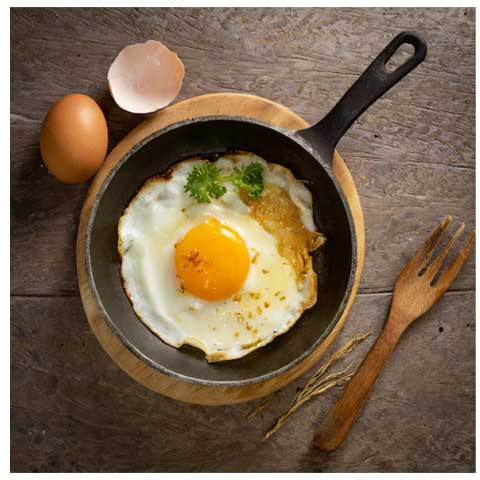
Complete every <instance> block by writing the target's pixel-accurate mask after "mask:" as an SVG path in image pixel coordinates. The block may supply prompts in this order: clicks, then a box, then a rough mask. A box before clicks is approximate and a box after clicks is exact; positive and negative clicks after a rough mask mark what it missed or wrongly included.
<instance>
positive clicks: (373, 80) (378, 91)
mask: <svg viewBox="0 0 480 480" xmlns="http://www.w3.org/2000/svg"><path fill="white" fill-rule="evenodd" d="M405 44H408V45H411V46H412V47H413V48H414V52H413V54H412V55H411V56H410V57H409V58H407V59H406V60H405V61H404V62H403V63H401V64H400V65H399V66H398V67H396V68H395V69H394V70H393V71H389V69H387V63H388V61H389V60H390V59H391V58H392V57H393V55H394V54H395V52H396V51H397V50H398V49H399V48H400V47H401V46H402V45H405ZM426 55H427V44H426V43H425V40H423V38H422V37H421V36H420V35H418V34H417V33H415V32H402V33H400V34H398V35H397V36H396V37H395V38H394V39H393V40H392V41H391V42H390V43H389V44H388V45H387V46H386V47H385V48H384V49H383V50H382V51H381V52H380V54H379V55H378V56H377V57H376V58H375V60H373V62H372V63H371V64H370V65H369V66H368V67H367V69H366V70H365V71H364V72H363V73H362V75H360V77H359V78H358V79H357V81H356V82H355V83H354V84H353V85H352V86H351V87H350V88H349V89H348V90H347V92H346V93H345V94H344V95H343V97H342V98H341V99H340V100H339V101H338V102H337V104H336V105H335V106H334V107H333V108H332V110H330V112H329V113H328V114H327V115H326V116H325V117H324V118H323V119H322V120H320V122H318V123H316V124H315V125H313V126H312V127H309V128H307V129H305V130H298V131H297V132H296V134H297V135H298V136H300V137H301V138H303V139H304V140H306V141H307V142H308V143H309V144H310V146H311V147H312V148H313V150H314V151H315V152H316V153H317V159H318V160H319V161H320V163H321V164H322V165H323V166H324V167H326V168H327V169H330V168H331V164H332V158H333V152H334V150H335V146H336V145H337V143H338V141H339V140H340V139H341V138H342V136H343V135H344V133H345V132H346V131H347V130H348V129H349V128H350V127H351V125H352V124H353V122H355V120H357V119H358V117H360V115H361V114H362V113H363V112H364V111H365V110H366V109H367V108H368V107H369V106H370V105H371V104H372V103H374V102H375V101H376V100H378V99H379V98H380V97H381V96H382V95H383V94H384V93H385V92H387V91H388V90H389V89H390V88H392V87H393V86H394V85H395V84H396V83H397V82H399V81H400V80H401V79H402V78H403V77H404V76H405V75H407V74H408V73H409V72H411V71H412V70H413V69H414V68H415V67H416V66H418V65H419V64H420V63H422V62H423V60H424V59H425V57H426Z"/></svg>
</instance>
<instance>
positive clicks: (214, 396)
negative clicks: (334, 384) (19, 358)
mask: <svg viewBox="0 0 480 480" xmlns="http://www.w3.org/2000/svg"><path fill="white" fill-rule="evenodd" d="M208 115H237V116H240V117H251V118H256V119H257V120H262V121H264V122H267V123H271V124H275V125H277V126H281V127H284V128H290V129H293V130H295V129H302V128H307V127H308V123H307V122H305V120H303V119H302V118H300V117H299V116H298V115H296V114H294V113H293V112H292V111H291V110H288V109H287V108H286V107H284V106H282V105H279V104H277V103H275V102H272V101H271V100H266V99H263V98H260V97H257V96H253V95H246V94H238V93H217V94H209V95H201V96H199V97H193V98H191V99H188V100H184V101H183V102H179V103H177V104H175V105H172V106H170V107H168V108H166V109H164V110H163V111H161V112H159V113H157V114H155V115H152V116H151V117H150V118H149V119H148V120H146V121H145V122H142V123H141V124H140V125H139V126H138V127H136V128H135V129H134V130H133V131H132V132H131V133H129V134H128V135H127V136H126V137H125V138H124V139H123V140H122V141H121V142H119V143H118V145H116V146H115V148H114V149H113V150H112V152H111V153H110V155H109V156H108V157H107V158H106V159H105V162H104V163H103V165H102V167H101V168H100V170H99V171H98V173H97V175H96V176H95V178H94V180H93V181H92V184H91V186H90V189H89V190H88V193H87V197H86V199H85V202H84V205H83V208H82V212H81V214H80V220H79V227H78V235H77V251H76V254H77V275H78V283H79V290H80V296H81V298H82V302H83V306H84V309H85V313H86V315H87V318H88V321H89V323H90V326H91V327H92V330H93V331H94V333H95V335H96V337H97V338H98V340H99V342H100V343H101V345H102V346H103V348H104V349H105V350H106V351H107V352H108V354H109V355H110V356H111V357H112V359H113V360H114V361H115V362H116V363H117V365H119V366H120V367H121V368H122V369H123V370H124V371H125V372H127V373H128V374H129V375H130V376H131V377H132V378H134V379H135V380H136V381H138V382H140V383H142V384H143V385H145V386H146V387H148V388H151V389H152V390H154V391H156V392H158V393H162V394H163V395H167V396H169V397H171V398H174V399H176V400H181V401H183V402H189V403H196V404H200V405H228V404H231V403H239V402H245V401H248V400H252V399H254V398H260V397H262V396H265V395H268V394H270V393H272V392H274V391H276V390H278V389H279V388H281V387H283V386H284V385H287V384H288V383H289V382H291V381H292V380H293V379H295V378H296V377H298V376H299V375H301V374H302V373H304V372H305V371H307V370H308V369H310V368H311V367H312V365H314V364H315V363H316V362H317V361H318V360H319V359H320V358H321V357H322V355H324V354H325V352H326V351H327V349H328V347H329V346H330V344H331V343H332V342H333V340H334V339H335V337H336V336H337V335H338V333H339V332H340V330H341V329H342V327H343V325H344V324H345V322H346V320H347V317H348V313H349V311H350V309H351V307H352V305H353V302H354V301H355V296H356V294H357V291H358V286H359V284H360V278H361V274H362V270H363V263H364V259H365V226H364V220H363V212H362V207H361V205H360V200H359V198H358V193H357V190H356V188H355V184H354V182H353V180H352V176H351V175H350V172H349V171H348V168H347V167H346V165H345V162H344V160H343V159H342V157H341V156H340V154H339V153H338V152H334V155H333V161H332V170H333V172H334V173H335V175H336V177H337V179H338V181H339V182H340V185H341V186H342V189H343V191H344V193H345V198H346V199H347V201H348V202H349V205H350V209H351V212H352V217H353V221H354V224H355V233H356V239H357V251H356V258H357V263H356V272H355V279H354V281H353V285H352V291H351V295H350V297H349V298H348V300H347V303H346V306H345V309H344V311H343V313H342V316H341V317H340V319H339V320H338V322H337V323H336V325H335V327H334V328H333V329H332V331H331V332H330V334H329V335H328V336H327V337H326V338H325V340H324V341H323V342H322V343H321V345H319V346H318V348H317V349H316V350H315V351H314V352H312V353H311V354H310V355H309V356H308V357H306V358H305V359H304V360H303V361H302V362H300V363H299V364H298V365H296V366H295V367H294V368H292V369H290V370H288V371H286V372H285V373H282V374H281V375H278V376H276V377H273V378H270V379H268V380H265V381H263V382H261V383H255V384H250V385H244V386H241V387H208V386H204V385H194V384H192V383H188V382H182V381H180V380H178V379H175V378H173V377H170V376H167V375H165V374H162V373H160V372H159V371H158V370H155V369H153V368H151V367H150V366H148V365H147V364H146V363H145V362H143V361H141V360H140V359H139V358H138V357H136V356H135V355H134V354H132V352H130V351H129V350H128V349H127V348H126V347H125V346H124V345H123V344H122V343H121V342H120V341H119V339H118V338H117V337H116V335H115V334H114V333H113V332H112V331H111V329H110V327H109V326H108V324H107V323H106V321H105V319H104V318H103V316H102V314H101V312H100V311H99V310H98V308H97V304H96V300H95V297H94V295H93V292H92V290H91V288H90V285H89V283H88V278H87V268H86V259H85V249H86V235H87V225H88V221H89V218H90V210H91V208H92V204H93V202H94V201H95V198H96V196H97V193H98V191H99V189H100V188H101V186H102V184H103V182H104V180H105V178H106V177H107V176H108V175H109V173H110V171H111V170H112V168H113V167H114V166H115V165H116V164H117V163H118V162H119V161H120V159H121V158H122V157H123V156H124V155H125V154H126V153H127V152H128V151H129V150H130V149H131V148H133V147H134V145H136V144H137V143H138V142H140V141H141V140H143V139H144V138H146V137H148V136H149V135H151V134H152V133H153V132H156V131H158V130H160V129H161V128H163V127H165V126H167V125H170V124H172V123H175V122H178V121H181V120H185V119H187V118H193V117H201V116H208Z"/></svg>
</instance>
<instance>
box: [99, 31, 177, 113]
mask: <svg viewBox="0 0 480 480" xmlns="http://www.w3.org/2000/svg"><path fill="white" fill-rule="evenodd" d="M184 76H185V67H184V66H183V63H182V61H181V60H180V59H179V58H178V56H177V54H176V53H174V52H172V51H171V50H169V49H168V48H167V47H166V46H165V45H164V44H163V43H161V42H158V41H156V40H148V41H147V42H145V43H134V44H132V45H129V46H127V47H125V48H124V49H123V50H122V51H121V52H120V53H119V54H118V55H117V57H116V58H115V60H114V61H113V63H112V65H111V66H110V68H109V70H108V86H109V89H110V93H111V94H112V97H113V99H114V100H115V102H116V103H117V105H118V106H119V107H121V108H123V109H124V110H127V111H128V112H132V113H151V112H154V111H156V110H159V109H161V108H163V107H166V106H167V105H168V104H169V103H171V102H172V101H173V100H174V99H175V97H176V96H177V95H178V93H179V92H180V88H181V87H182V81H183V77H184Z"/></svg>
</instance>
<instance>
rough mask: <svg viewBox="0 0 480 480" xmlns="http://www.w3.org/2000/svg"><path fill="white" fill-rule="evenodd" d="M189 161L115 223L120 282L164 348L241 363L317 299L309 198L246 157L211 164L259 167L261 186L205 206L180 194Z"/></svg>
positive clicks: (278, 171)
mask: <svg viewBox="0 0 480 480" xmlns="http://www.w3.org/2000/svg"><path fill="white" fill-rule="evenodd" d="M199 161H201V160H200V159H198V158H194V159H190V160H185V161H183V162H180V163H178V164H176V165H175V167H174V168H173V169H172V170H171V171H169V172H168V174H166V175H164V176H158V177H153V178H151V179H149V180H148V181H147V182H146V183H145V184H144V185H143V187H142V188H141V189H140V191H139V192H138V193H137V194H136V195H135V197H134V198H133V199H132V200H131V202H130V203H129V205H128V206H127V208H126V209H125V211H124V213H123V215H122V217H121V218H120V221H119V224H118V250H119V253H120V256H121V259H122V263H121V276H122V280H123V285H124V289H125V291H126V293H127V295H128V297H129V299H130V301H131V303H132V306H133V309H134V311H135V313H136V314H137V316H138V317H139V318H140V319H141V321H142V322H144V324H145V325H146V326H147V327H148V328H149V329H150V330H151V331H152V332H154V333H155V334H156V335H158V336H159V337H160V338H161V339H162V340H163V341H164V342H166V343H167V344H169V345H171V346H173V347H177V348H179V347H181V346H182V345H184V344H188V345H192V346H194V347H197V348H199V349H201V350H203V352H205V357H206V359H207V361H209V362H215V361H221V360H232V359H236V358H240V357H243V356H245V355H247V354H248V353H250V352H252V351H253V350H256V349H258V348H260V347H262V346H263V345H266V344H267V343H269V342H271V341H272V340H273V339H274V338H275V337H276V336H278V335H280V334H282V333H284V332H286V331H287V330H289V329H290V328H291V327H292V325H293V324H294V323H295V322H296V321H297V320H298V318H299V317H300V316H301V314H302V313H303V311H304V310H306V309H307V308H310V307H311V306H312V305H314V304H315V302H316V300H317V277H316V274H315V272H314V270H313V267H312V259H311V256H310V254H309V252H311V251H312V250H314V249H316V248H318V247H319V246H320V245H321V244H322V243H323V242H324V241H325V237H323V235H321V234H320V233H319V232H318V231H317V228H316V226H315V223H314V219H313V212H312V196H311V193H310V191H309V190H308V189H307V188H306V187H305V185H304V184H303V182H301V181H299V180H297V179H295V177H294V176H293V174H292V173H291V172H290V171H289V170H288V169H286V168H285V167H282V166H280V165H276V164H272V163H268V162H266V161H265V160H263V159H262V158H260V157H258V156H256V155H253V154H251V153H247V152H238V153H233V154H225V155H222V156H220V157H219V158H218V159H217V161H216V162H217V163H216V165H217V166H218V167H219V168H220V169H221V170H222V171H226V172H228V171H231V170H233V168H234V167H235V166H241V165H248V164H250V163H252V162H254V161H255V162H259V163H261V164H262V165H263V166H264V172H265V189H264V192H263V194H262V196H261V197H260V199H257V200H253V199H251V198H248V197H247V196H246V195H245V194H243V193H242V192H241V191H240V190H238V189H237V188H236V187H234V186H233V185H230V184H227V185H226V187H227V191H226V193H225V194H224V195H223V196H221V197H220V198H218V199H215V200H213V201H212V202H211V203H208V204H199V203H197V202H196V200H194V199H193V198H191V197H190V196H189V195H188V194H187V193H186V192H185V183H186V180H187V176H188V174H189V172H190V171H191V170H192V168H194V166H195V165H196V164H197V162H199Z"/></svg>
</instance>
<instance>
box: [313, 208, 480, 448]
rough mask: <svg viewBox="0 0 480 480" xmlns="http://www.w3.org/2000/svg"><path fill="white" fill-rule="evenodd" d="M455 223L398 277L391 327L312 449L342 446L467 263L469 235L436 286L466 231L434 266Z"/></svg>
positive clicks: (388, 324) (439, 233) (428, 243)
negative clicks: (412, 334)
mask: <svg viewBox="0 0 480 480" xmlns="http://www.w3.org/2000/svg"><path fill="white" fill-rule="evenodd" d="M451 222H452V218H451V217H446V218H445V219H444V220H442V222H441V223H440V225H439V226H438V227H437V228H436V230H435V231H434V232H433V233H432V235H431V236H430V238H429V239H428V240H427V241H426V242H425V244H424V245H423V246H422V247H421V248H420V250H418V252H417V253H416V254H415V255H414V257H413V258H412V259H411V260H410V261H409V262H408V264H407V265H406V267H405V268H404V269H403V270H402V272H401V273H400V275H399V276H398V278H397V281H396V283H395V288H394V291H393V298H392V305H391V308H390V314H389V316H388V319H387V321H386V324H385V326H384V328H383V330H382V332H381V333H380V336H379V337H378V339H377V341H376V342H375V344H374V346H373V347H372V349H371V350H370V351H369V352H368V354H367V356H366V357H365V359H364V360H363V362H362V364H361V365H360V367H359V369H358V370H357V372H356V373H355V375H354V376H353V377H352V379H351V380H350V381H349V383H348V385H347V386H346V387H345V390H344V391H343V394H342V396H341V397H340V398H339V400H337V402H336V404H335V405H334V407H333V408H332V409H331V410H330V412H329V413H328V415H327V417H326V419H325V420H324V422H323V424H322V426H321V427H320V430H319V431H318V432H317V434H316V435H315V436H314V439H313V446H315V447H317V448H319V449H320V450H323V451H326V452H330V451H333V450H335V449H336V448H338V447H339V446H340V444H341V443H342V442H343V440H344V439H345V438H346V436H347V435H348V432H349V430H350V427H351V426H352V424H353V422H354V420H355V418H356V416H357V414H358V412H359V411H360V409H361V407H362V405H363V403H364V402H365V400H366V398H367V396H368V394H369V392H370V390H371V388H372V386H373V384H374V382H375V380H376V378H377V377H378V375H379V374H380V372H381V371H382V368H383V366H384V364H385V361H386V360H387V358H388V356H389V355H390V353H391V352H392V351H393V349H394V348H395V346H396V345H397V343H398V341H399V339H400V337H401V335H402V333H403V332H404V331H405V330H406V329H407V327H408V326H409V325H410V324H411V323H413V322H414V321H415V320H416V319H417V318H418V317H420V316H421V315H423V314H424V313H425V312H427V310H429V309H430V308H431V307H432V306H433V305H434V304H435V303H436V302H437V301H438V300H439V299H440V297H441V296H442V295H443V294H444V293H445V291H446V290H447V289H448V287H449V286H450V285H451V284H452V282H453V281H454V279H455V277H456V276H457V274H458V272H459V271H460V269H461V268H462V267H463V265H464V264H465V262H466V261H467V258H468V255H469V254H470V250H471V249H472V245H473V243H474V241H475V231H474V232H473V233H472V234H471V235H470V237H469V239H468V240H467V243H466V245H465V246H464V248H463V249H462V250H461V252H460V253H459V255H458V256H457V258H456V259H455V260H454V261H453V262H452V263H451V264H450V265H449V266H448V267H447V268H446V269H445V271H444V272H443V273H442V274H441V275H440V276H439V277H438V280H437V281H434V279H435V276H436V274H437V273H438V271H439V270H440V268H441V266H442V265H443V263H444V261H445V258H446V257H447V254H448V252H449V250H450V249H451V248H452V246H453V244H454V243H455V241H456V240H457V239H458V237H459V236H460V235H461V234H462V232H463V229H464V227H465V225H464V224H461V225H460V227H459V228H458V230H457V231H456V232H455V233H454V235H453V236H452V237H451V239H450V240H449V241H448V243H447V244H446V246H445V248H444V249H443V250H442V251H441V252H440V254H439V255H438V256H437V257H436V259H435V260H434V261H433V262H431V263H430V259H431V258H432V255H433V252H434V250H435V247H436V246H437V245H438V243H439V242H440V238H441V236H442V233H443V232H444V231H445V229H446V228H447V227H448V225H449V224H450V223H451Z"/></svg>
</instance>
